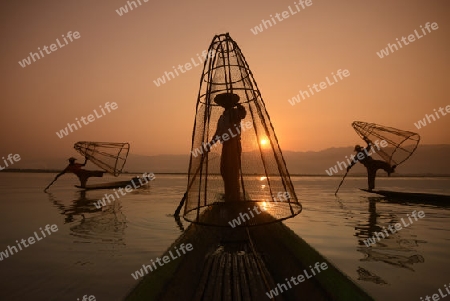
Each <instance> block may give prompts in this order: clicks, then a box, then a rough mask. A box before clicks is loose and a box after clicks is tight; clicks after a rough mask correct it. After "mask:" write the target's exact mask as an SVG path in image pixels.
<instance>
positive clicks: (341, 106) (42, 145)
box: [0, 0, 450, 158]
mask: <svg viewBox="0 0 450 301" xmlns="http://www.w3.org/2000/svg"><path fill="white" fill-rule="evenodd" d="M140 1H141V3H142V5H141V6H139V7H138V8H135V9H134V10H133V11H130V12H128V13H127V14H124V15H123V16H119V15H118V14H117V13H116V9H119V7H121V6H124V5H125V4H126V1H122V0H111V1H101V2H100V1H97V2H95V1H94V2H93V1H69V2H68V1H56V0H53V1H50V0H49V1H39V2H38V3H37V2H36V3H35V2H32V3H33V4H29V3H30V2H27V4H24V2H21V1H16V2H14V3H11V2H10V3H8V4H3V6H2V10H1V12H0V16H1V17H0V20H1V21H0V22H1V27H0V40H1V44H2V49H1V56H0V65H1V70H2V73H1V77H2V78H1V83H0V85H1V91H2V95H1V108H2V117H1V122H2V126H1V127H0V137H1V144H0V156H4V155H7V154H8V153H18V154H20V155H21V157H22V158H24V157H27V156H29V157H50V156H61V155H63V156H64V155H67V156H71V155H74V154H75V153H74V150H73V144H74V143H75V142H77V141H80V140H85V141H112V142H129V143H130V144H131V152H132V153H134V154H142V155H156V154H165V153H166V154H189V152H190V145H191V135H192V128H193V122H194V117H195V104H196V97H197V93H198V89H199V79H200V75H201V71H202V68H203V66H198V67H194V68H192V70H190V71H187V72H186V73H184V74H181V75H180V76H179V77H176V78H175V79H173V80H171V81H169V82H167V83H166V84H164V85H161V86H160V87H157V86H156V85H155V84H154V83H153V80H156V79H157V78H158V77H160V76H162V75H163V74H164V72H165V71H173V70H172V66H177V65H178V64H185V63H188V62H190V61H191V58H194V59H196V58H197V53H201V51H202V50H205V49H207V48H208V47H209V43H210V42H211V40H212V38H213V36H214V35H215V34H220V33H224V32H229V33H230V35H231V37H232V38H233V39H234V40H235V41H236V42H237V43H238V45H239V46H240V48H241V49H242V51H243V53H244V55H245V56H246V59H247V62H248V63H249V65H250V68H251V69H252V71H253V74H254V76H255V79H256V81H257V83H258V86H259V88H260V90H261V93H262V96H263V99H264V101H265V103H266V106H267V110H268V112H269V114H270V116H271V120H272V122H273V124H274V127H275V132H276V134H277V136H278V139H279V141H280V145H281V148H282V150H294V151H308V150H313V151H318V150H321V149H325V148H328V147H340V146H348V145H354V144H355V143H358V142H360V141H359V138H358V136H357V135H356V134H355V132H354V130H353V129H352V127H351V123H352V121H354V120H362V121H368V122H375V123H379V124H383V125H388V126H392V127H396V128H400V129H404V130H411V131H417V132H418V133H419V134H420V135H421V136H422V143H424V144H436V143H449V142H450V134H449V130H448V129H449V128H450V117H447V116H445V117H441V119H439V120H437V121H435V122H433V123H431V124H428V125H427V126H426V127H425V128H422V129H420V130H417V129H416V128H415V126H414V122H417V121H418V120H419V119H422V118H424V115H425V114H426V113H428V114H430V113H432V112H433V109H438V108H439V107H445V106H447V105H450V100H449V98H448V95H449V83H450V75H449V66H450V64H449V63H450V58H449V53H450V39H449V37H450V29H449V26H450V20H449V18H448V16H449V15H450V2H448V1H445V0H442V1H406V0H405V1H373V2H369V1H331V0H327V1H325V0H324V1H314V0H313V1H312V3H313V4H312V5H311V6H309V7H307V8H306V9H304V10H303V11H300V12H299V13H297V14H295V15H292V16H290V17H289V18H288V19H286V20H283V21H282V22H278V24H276V25H274V26H273V27H271V28H269V29H266V30H264V31H263V32H262V33H259V34H258V35H254V34H253V33H252V32H251V31H250V28H253V27H254V26H257V25H259V24H260V22H261V20H262V19H266V20H267V19H269V15H271V14H272V15H274V14H276V13H282V12H283V11H285V10H288V6H291V7H292V8H294V1H229V2H223V1H206V0H199V1H189V2H182V1H177V2H178V3H176V2H164V3H163V1H160V2H161V3H160V2H157V3H155V1H149V2H144V0H140ZM426 22H437V23H438V26H439V28H438V29H437V30H433V31H432V32H431V33H429V34H428V35H426V36H424V37H422V38H421V39H419V40H416V41H415V42H412V43H410V45H407V46H403V48H402V49H399V50H398V51H395V52H394V53H391V54H390V55H389V56H387V57H385V58H383V59H380V58H379V57H378V56H377V55H376V52H377V51H380V50H381V49H382V48H385V47H386V46H387V43H394V42H395V39H396V38H401V37H402V36H407V35H410V34H412V33H413V32H414V30H415V29H417V30H420V25H422V26H423V25H425V23H426ZM69 31H72V32H75V31H78V32H79V33H80V38H79V39H76V40H75V39H74V40H73V42H69V43H68V44H67V45H65V46H64V47H63V48H61V49H58V50H56V51H55V52H52V53H50V54H46V55H45V56H44V57H43V58H41V59H40V60H37V61H36V62H33V63H31V64H30V65H29V66H27V67H25V68H22V67H21V66H20V65H19V64H18V61H22V59H24V58H26V57H27V56H28V55H29V53H30V52H31V51H32V52H37V51H38V49H37V48H38V47H40V48H41V49H42V48H43V46H44V45H47V46H50V45H51V44H52V43H55V41H56V39H57V38H60V40H61V35H63V34H64V35H66V34H67V32H69ZM61 41H62V40H61ZM338 69H348V70H349V72H350V76H349V77H347V78H345V79H343V80H341V81H339V82H338V83H336V84H335V85H333V86H331V87H328V88H327V89H325V90H323V91H321V92H319V93H317V94H316V95H314V96H311V97H310V98H307V99H306V100H304V101H302V102H301V103H298V104H296V105H295V106H291V105H290V104H289V103H288V99H290V98H292V97H294V96H295V95H296V94H297V93H298V91H299V90H306V89H307V87H308V85H313V84H319V83H320V82H322V81H324V80H325V77H326V76H330V75H331V72H334V73H336V71H337V70H338ZM108 101H109V102H116V103H117V106H118V108H117V109H116V110H112V111H111V112H110V113H106V115H105V116H103V117H102V118H101V119H100V118H99V119H96V120H95V121H93V122H92V123H89V124H87V125H84V126H82V128H80V129H78V130H76V131H74V132H73V133H70V134H69V135H68V136H66V137H64V138H62V139H60V138H58V137H57V135H56V132H57V131H59V130H61V129H62V128H64V127H65V126H66V125H67V123H68V122H71V123H73V122H75V118H79V119H80V117H81V116H85V117H87V116H88V115H89V114H91V113H92V112H93V110H94V109H98V108H99V106H100V105H104V104H105V103H106V102H108ZM99 112H100V111H99Z"/></svg>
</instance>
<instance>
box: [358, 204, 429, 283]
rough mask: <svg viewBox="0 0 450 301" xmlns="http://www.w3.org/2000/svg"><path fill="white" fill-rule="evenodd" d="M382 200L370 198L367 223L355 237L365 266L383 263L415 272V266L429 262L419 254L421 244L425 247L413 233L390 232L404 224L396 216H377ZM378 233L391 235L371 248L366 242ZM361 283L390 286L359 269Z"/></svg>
mask: <svg viewBox="0 0 450 301" xmlns="http://www.w3.org/2000/svg"><path fill="white" fill-rule="evenodd" d="M381 199H383V198H382V197H381V198H380V197H368V213H369V214H368V217H367V221H361V222H360V223H359V224H358V225H357V226H356V227H355V236H356V237H358V247H357V251H358V252H361V253H363V254H364V258H362V259H360V261H362V262H383V263H386V264H389V265H391V266H395V267H399V268H405V269H408V270H410V271H414V269H413V265H414V264H418V263H424V262H425V258H424V257H423V256H422V255H421V254H419V253H418V250H417V247H418V246H419V243H425V241H420V240H417V239H413V238H412V237H411V235H410V231H411V229H407V228H406V229H405V228H403V229H401V230H399V231H397V232H395V233H392V232H391V231H389V230H388V229H387V227H388V226H389V225H394V224H395V223H398V222H400V219H401V217H399V216H397V215H396V214H394V213H381V212H377V203H378V202H379V201H380V200H381ZM376 232H378V233H384V234H385V232H388V234H389V235H385V238H381V235H380V240H379V241H378V239H376V243H375V244H372V245H371V246H370V247H367V246H366V244H365V243H364V241H365V240H366V239H368V238H371V237H372V236H374V235H375V234H376ZM357 273H358V275H359V279H360V280H363V281H369V282H373V283H376V284H386V283H387V282H386V281H385V280H383V279H382V278H381V277H379V276H377V275H375V274H374V273H373V272H371V271H369V270H367V269H364V268H362V267H359V269H358V270H357Z"/></svg>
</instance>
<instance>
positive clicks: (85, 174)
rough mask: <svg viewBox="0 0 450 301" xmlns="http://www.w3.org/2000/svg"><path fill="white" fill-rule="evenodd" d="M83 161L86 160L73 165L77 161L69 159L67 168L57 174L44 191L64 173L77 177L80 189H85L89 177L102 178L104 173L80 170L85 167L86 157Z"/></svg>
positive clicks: (72, 158)
mask: <svg viewBox="0 0 450 301" xmlns="http://www.w3.org/2000/svg"><path fill="white" fill-rule="evenodd" d="M85 159H86V160H85V161H84V163H83V164H80V163H75V161H76V160H77V159H75V158H74V157H70V158H69V165H67V167H66V168H65V169H64V170H63V171H61V172H60V173H59V174H57V175H56V177H55V179H54V180H53V182H51V183H50V184H49V185H48V186H47V188H45V189H44V191H46V190H47V189H48V188H49V187H50V185H52V184H53V183H54V182H55V181H56V180H57V179H58V178H59V177H60V176H62V175H63V174H65V173H68V172H70V173H73V174H75V175H76V176H77V177H78V179H79V180H80V187H82V188H85V187H86V182H87V180H88V179H89V178H90V177H103V174H104V173H105V171H101V170H86V169H82V167H83V166H85V165H86V163H87V161H88V158H87V157H86V158H85Z"/></svg>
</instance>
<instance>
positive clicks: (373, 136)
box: [352, 121, 420, 166]
mask: <svg viewBox="0 0 450 301" xmlns="http://www.w3.org/2000/svg"><path fill="white" fill-rule="evenodd" d="M352 126H353V128H354V129H355V131H356V133H357V134H358V135H359V136H360V137H361V138H363V139H364V138H367V139H368V140H369V141H370V142H371V143H372V151H374V152H375V153H376V154H377V155H379V156H380V157H381V159H382V160H384V161H386V162H387V163H389V164H390V165H391V166H393V165H399V164H401V163H403V162H404V161H406V159H408V158H409V157H410V156H411V155H412V154H413V153H414V151H415V150H416V148H417V146H418V145H419V141H420V136H419V134H417V133H413V132H409V131H403V130H399V129H396V128H392V127H388V126H383V125H379V124H375V123H367V122H362V121H354V122H353V123H352ZM383 140H385V141H386V142H387V146H385V147H379V148H378V147H376V146H375V142H377V141H378V142H379V143H378V145H380V143H381V142H382V141H383ZM383 144H384V145H385V143H383Z"/></svg>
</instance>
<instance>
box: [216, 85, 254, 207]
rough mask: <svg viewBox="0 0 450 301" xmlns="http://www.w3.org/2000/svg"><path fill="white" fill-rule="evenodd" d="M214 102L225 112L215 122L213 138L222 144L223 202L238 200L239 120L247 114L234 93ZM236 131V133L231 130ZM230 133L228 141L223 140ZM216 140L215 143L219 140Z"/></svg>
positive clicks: (222, 95)
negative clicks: (215, 127)
mask: <svg viewBox="0 0 450 301" xmlns="http://www.w3.org/2000/svg"><path fill="white" fill-rule="evenodd" d="M214 102H215V103H217V104H218V105H219V106H221V107H223V108H224V109H225V110H224V112H223V113H222V115H221V116H220V118H219V121H218V122H217V129H216V133H215V134H214V137H220V138H219V139H220V142H221V143H222V145H223V146H222V155H221V157H220V174H221V175H222V179H223V182H224V186H225V202H229V201H239V200H240V193H239V191H240V185H239V173H240V170H241V153H242V147H241V132H240V131H238V130H237V129H238V128H239V127H240V123H241V120H242V119H244V118H245V116H246V115H247V112H246V111H245V108H244V107H243V106H242V105H241V104H239V95H236V94H234V93H222V94H219V95H217V96H216V97H215V98H214ZM233 129H236V133H233V132H232V130H233ZM228 133H230V134H231V135H230V139H224V137H226V135H224V134H228ZM216 139H217V138H216ZM219 139H217V140H216V142H217V141H218V140H219Z"/></svg>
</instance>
